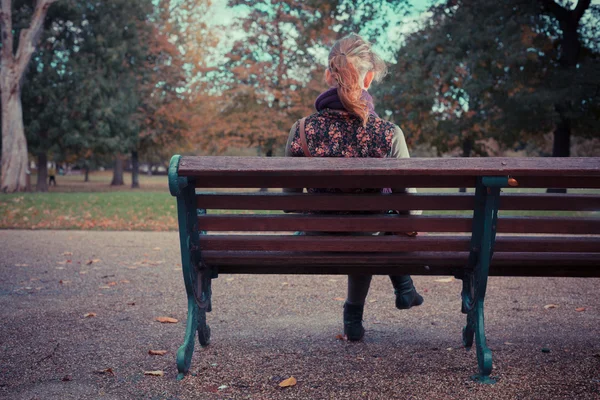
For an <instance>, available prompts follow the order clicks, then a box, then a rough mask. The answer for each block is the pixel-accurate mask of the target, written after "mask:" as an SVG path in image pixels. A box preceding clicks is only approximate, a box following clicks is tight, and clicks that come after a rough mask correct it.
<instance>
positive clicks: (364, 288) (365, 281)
mask: <svg viewBox="0 0 600 400" xmlns="http://www.w3.org/2000/svg"><path fill="white" fill-rule="evenodd" d="M371 278H373V276H372V275H348V297H347V299H346V303H349V304H359V305H364V304H365V300H366V299H367V294H368V293H369V287H370V286H371Z"/></svg>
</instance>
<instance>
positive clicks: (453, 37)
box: [385, 0, 600, 155]
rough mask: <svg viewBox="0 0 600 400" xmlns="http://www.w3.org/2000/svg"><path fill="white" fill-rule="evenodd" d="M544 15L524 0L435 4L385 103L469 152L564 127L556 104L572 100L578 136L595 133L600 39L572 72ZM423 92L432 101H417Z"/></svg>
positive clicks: (429, 134)
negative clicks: (490, 141) (485, 142)
mask: <svg viewBox="0 0 600 400" xmlns="http://www.w3.org/2000/svg"><path fill="white" fill-rule="evenodd" d="M542 11H543V9H542V8H541V7H540V6H539V3H536V2H520V1H517V0H508V1H503V2H492V1H470V0H465V1H450V2H447V3H444V4H442V5H439V6H435V7H433V8H432V9H431V12H432V16H431V18H430V19H429V20H428V21H426V22H425V24H424V26H423V27H421V29H419V30H418V31H417V32H415V33H413V34H411V35H410V36H409V37H408V38H407V40H406V46H405V47H403V48H402V49H401V50H400V51H399V53H398V58H399V62H398V64H397V66H395V67H394V68H392V77H391V80H392V81H394V82H395V83H394V85H393V87H392V88H390V89H389V90H388V91H387V92H386V93H385V95H386V96H387V99H388V104H387V107H388V108H389V109H390V110H392V111H393V112H394V116H395V117H397V120H398V121H399V122H400V123H401V124H407V123H408V124H411V123H412V124H414V125H415V126H413V127H414V128H416V131H417V132H418V134H419V136H418V138H417V139H419V140H422V141H426V142H432V143H435V144H437V145H438V146H439V148H438V150H440V151H446V150H448V149H449V148H451V147H456V146H458V145H459V144H460V143H462V145H463V146H462V147H463V154H464V155H468V154H470V150H477V148H476V147H474V146H473V145H474V144H477V143H478V141H479V140H480V139H485V138H489V137H493V138H495V139H497V140H498V141H500V142H501V143H504V144H505V145H507V146H511V147H512V146H515V145H519V143H523V142H526V141H527V140H529V139H530V138H535V137H536V136H540V134H543V133H546V132H548V131H549V130H551V129H553V127H555V126H556V127H560V121H561V117H560V114H559V113H557V111H556V110H557V108H556V107H555V104H557V102H558V103H567V104H569V112H570V113H571V115H577V125H578V129H579V130H580V133H582V134H584V135H585V134H589V131H590V129H589V127H590V126H593V125H596V126H598V119H597V118H596V115H597V112H594V111H593V110H594V109H596V110H597V109H598V93H599V84H600V79H598V78H599V76H600V71H599V69H598V63H597V62H595V61H594V60H595V59H597V56H596V55H595V53H594V50H593V48H594V46H593V45H591V43H590V42H593V40H591V41H588V43H587V46H588V47H587V49H586V50H585V51H582V52H581V54H580V56H579V64H578V68H573V69H571V70H570V71H566V70H565V69H564V68H561V67H560V65H561V63H560V61H559V60H560V58H561V57H562V56H561V54H562V50H561V47H562V45H561V44H560V41H558V38H559V37H560V30H558V29H557V28H558V27H557V26H556V24H554V23H553V21H552V20H550V19H548V18H547V17H546V16H545V15H544V12H542ZM596 40H597V38H596ZM596 51H597V50H596ZM596 54H597V53H596ZM415 79H417V81H416V83H415V81H414V80H415ZM418 92H421V93H425V94H426V96H425V97H427V100H426V101H420V102H416V103H415V102H411V99H413V96H415V98H417V99H419V98H421V99H423V94H421V95H419V94H418ZM419 96H420V97H419ZM407 103H412V104H407ZM571 124H572V125H571V126H573V125H574V124H575V122H574V121H572V122H571ZM584 125H585V126H587V127H588V128H585V129H584ZM596 129H597V128H596ZM407 130H408V134H409V135H411V134H412V132H411V131H412V129H407ZM563 146H564V145H563Z"/></svg>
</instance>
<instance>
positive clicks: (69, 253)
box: [62, 251, 73, 256]
mask: <svg viewBox="0 0 600 400" xmlns="http://www.w3.org/2000/svg"><path fill="white" fill-rule="evenodd" d="M62 255H63V256H72V255H73V253H72V252H70V251H65V252H64V253H62Z"/></svg>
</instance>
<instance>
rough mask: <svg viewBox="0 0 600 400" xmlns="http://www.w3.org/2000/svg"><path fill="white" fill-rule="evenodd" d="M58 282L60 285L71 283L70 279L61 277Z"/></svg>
mask: <svg viewBox="0 0 600 400" xmlns="http://www.w3.org/2000/svg"><path fill="white" fill-rule="evenodd" d="M58 283H60V284H61V285H68V284H69V283H71V281H63V280H62V279H61V280H60V281H58Z"/></svg>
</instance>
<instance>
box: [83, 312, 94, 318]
mask: <svg viewBox="0 0 600 400" xmlns="http://www.w3.org/2000/svg"><path fill="white" fill-rule="evenodd" d="M95 316H96V313H95V312H89V313H85V314H83V318H92V317H95Z"/></svg>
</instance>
